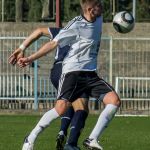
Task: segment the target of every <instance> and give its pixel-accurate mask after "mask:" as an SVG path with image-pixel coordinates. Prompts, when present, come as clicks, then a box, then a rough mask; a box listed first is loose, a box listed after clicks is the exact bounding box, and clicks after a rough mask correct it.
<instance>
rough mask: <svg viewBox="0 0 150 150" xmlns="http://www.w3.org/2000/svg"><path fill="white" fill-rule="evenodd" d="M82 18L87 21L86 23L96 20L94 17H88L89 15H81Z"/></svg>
mask: <svg viewBox="0 0 150 150" xmlns="http://www.w3.org/2000/svg"><path fill="white" fill-rule="evenodd" d="M83 17H84V18H85V19H86V20H87V21H88V22H94V21H95V20H96V18H95V17H94V18H93V17H92V16H91V15H89V14H86V13H85V14H83Z"/></svg>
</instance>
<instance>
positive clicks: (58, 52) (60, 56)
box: [48, 28, 69, 63]
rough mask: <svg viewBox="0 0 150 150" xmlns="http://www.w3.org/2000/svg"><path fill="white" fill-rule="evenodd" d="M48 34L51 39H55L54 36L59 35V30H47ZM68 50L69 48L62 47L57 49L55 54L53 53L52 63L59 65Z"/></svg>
mask: <svg viewBox="0 0 150 150" xmlns="http://www.w3.org/2000/svg"><path fill="white" fill-rule="evenodd" d="M48 30H49V33H50V34H51V36H52V39H53V38H55V36H56V35H57V34H58V33H59V31H60V30H61V29H60V28H48ZM68 50H69V46H64V47H62V48H61V47H57V50H56V53H55V62H54V63H61V62H62V61H63V60H64V58H65V56H66V55H67V53H68Z"/></svg>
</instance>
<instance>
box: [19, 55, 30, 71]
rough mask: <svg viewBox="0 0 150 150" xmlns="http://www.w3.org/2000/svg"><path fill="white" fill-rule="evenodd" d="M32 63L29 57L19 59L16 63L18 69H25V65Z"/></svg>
mask: <svg viewBox="0 0 150 150" xmlns="http://www.w3.org/2000/svg"><path fill="white" fill-rule="evenodd" d="M31 62H32V60H31V59H29V57H26V58H25V57H24V58H20V59H19V60H18V62H17V64H18V65H19V67H20V68H23V67H26V66H27V65H29V64H30V63H31Z"/></svg>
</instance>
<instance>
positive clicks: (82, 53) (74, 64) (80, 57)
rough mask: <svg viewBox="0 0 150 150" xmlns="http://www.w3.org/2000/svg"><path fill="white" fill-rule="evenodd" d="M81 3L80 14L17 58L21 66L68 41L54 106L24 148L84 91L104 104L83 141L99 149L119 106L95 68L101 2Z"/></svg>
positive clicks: (96, 149) (67, 146)
mask: <svg viewBox="0 0 150 150" xmlns="http://www.w3.org/2000/svg"><path fill="white" fill-rule="evenodd" d="M81 7H82V11H83V15H82V16H80V17H76V18H75V19H73V20H72V21H71V22H70V23H69V24H68V25H67V26H66V28H64V29H63V30H61V32H60V33H59V34H58V35H57V36H56V37H55V38H54V40H52V41H50V42H48V43H47V44H45V45H44V46H43V47H41V48H40V49H39V50H38V51H37V52H36V53H34V54H32V55H31V56H29V57H26V58H21V59H20V60H19V62H18V64H19V66H20V67H25V66H26V65H28V64H29V63H31V62H32V61H34V60H35V59H38V58H40V57H42V56H44V55H45V54H47V53H48V52H50V51H52V50H53V49H55V48H56V47H57V46H60V47H63V46H65V45H68V44H70V50H69V52H68V53H67V56H66V57H65V60H64V62H63V74H62V76H61V79H60V84H59V90H58V97H57V98H58V100H57V102H56V105H55V107H54V108H53V109H51V110H49V111H48V112H47V113H46V114H45V115H47V114H49V115H50V116H51V120H49V122H48V123H47V124H45V123H44V120H45V115H44V116H43V117H42V118H41V119H40V121H39V123H38V124H37V125H36V127H35V128H34V129H33V130H32V131H31V133H30V134H29V136H28V140H27V141H26V142H25V143H24V145H23V150H27V149H28V150H32V149H33V144H34V141H35V139H36V138H37V136H38V135H39V133H40V132H41V131H42V130H43V128H45V127H47V126H48V125H49V124H50V123H51V121H53V120H54V119H56V118H58V117H59V116H60V115H62V114H64V112H65V111H66V109H67V105H68V102H74V101H75V100H76V99H77V98H78V97H79V95H80V94H82V93H83V92H85V91H86V92H88V94H89V95H90V96H91V97H95V98H96V99H98V100H100V101H103V103H104V104H105V108H104V110H103V112H102V113H101V114H100V117H99V118H98V121H97V123H96V126H95V127H94V130H93V131H92V133H91V134H90V136H89V138H87V139H86V140H85V141H84V146H85V147H87V148H88V149H93V150H102V147H101V146H100V145H99V144H98V142H97V140H98V138H99V136H101V134H102V132H103V131H104V129H105V127H106V126H107V125H108V123H109V122H110V121H111V119H112V118H113V117H114V115H115V113H116V112H117V110H118V107H119V106H120V99H119V97H118V95H117V94H116V92H115V91H114V89H113V88H112V87H111V86H110V85H109V84H108V83H106V82H105V81H104V80H103V79H101V78H99V77H98V75H97V74H96V72H95V71H96V67H97V55H98V50H99V45H100V44H99V43H100V38H101V34H100V33H101V27H102V18H101V3H100V1H99V0H81ZM72 149H73V150H75V149H74V148H72ZM64 150H71V148H70V146H69V145H66V146H65V148H64Z"/></svg>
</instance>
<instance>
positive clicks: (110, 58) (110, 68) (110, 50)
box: [109, 36, 113, 84]
mask: <svg viewBox="0 0 150 150" xmlns="http://www.w3.org/2000/svg"><path fill="white" fill-rule="evenodd" d="M112 48H113V38H112V36H111V37H110V48H109V52H110V55H109V83H110V84H112Z"/></svg>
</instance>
